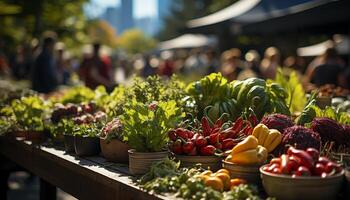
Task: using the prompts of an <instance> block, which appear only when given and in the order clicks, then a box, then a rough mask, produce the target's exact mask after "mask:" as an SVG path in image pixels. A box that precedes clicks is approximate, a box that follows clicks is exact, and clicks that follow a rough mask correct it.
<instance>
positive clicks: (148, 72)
mask: <svg viewBox="0 0 350 200" xmlns="http://www.w3.org/2000/svg"><path fill="white" fill-rule="evenodd" d="M154 74H156V68H154V67H153V66H152V65H151V56H150V55H148V54H146V55H144V66H143V69H142V76H143V77H148V76H152V75H154Z"/></svg>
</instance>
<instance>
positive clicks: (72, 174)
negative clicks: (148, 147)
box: [0, 137, 175, 200]
mask: <svg viewBox="0 0 350 200" xmlns="http://www.w3.org/2000/svg"><path fill="white" fill-rule="evenodd" d="M0 153H1V154H3V155H4V156H6V157H8V158H9V159H11V160H12V161H14V162H16V163H17V164H18V165H20V166H22V167H24V168H26V169H28V170H29V171H31V172H32V173H34V174H36V175H37V176H39V177H40V178H42V179H43V180H45V181H47V182H49V183H51V184H52V185H55V186H57V187H59V188H61V189H62V190H64V191H65V192H67V193H69V194H71V195H72V196H74V197H76V198H78V199H106V200H108V199H123V200H124V199H125V200H143V199H175V198H174V197H164V196H155V195H151V194H148V193H146V192H144V191H142V190H140V189H139V187H137V186H136V185H135V183H134V179H135V178H134V177H132V176H130V175H129V174H128V173H129V172H128V168H127V165H121V164H114V163H110V162H107V161H106V160H104V159H103V158H102V157H86V158H79V157H76V156H73V155H68V154H66V153H65V152H64V151H63V150H60V149H55V148H53V147H50V146H48V145H41V146H40V145H35V144H31V143H30V142H27V141H20V140H18V139H17V140H16V139H13V138H7V137H0Z"/></svg>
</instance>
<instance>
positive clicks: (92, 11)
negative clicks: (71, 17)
mask: <svg viewBox="0 0 350 200" xmlns="http://www.w3.org/2000/svg"><path fill="white" fill-rule="evenodd" d="M129 1H132V0H129ZM133 1H134V2H133V3H134V4H133V11H134V16H135V17H136V18H140V17H147V16H155V15H157V6H158V5H157V0H133ZM120 2H121V1H120V0H91V2H90V3H89V5H87V6H86V12H87V14H88V15H89V16H93V17H96V16H98V15H100V14H101V13H103V12H104V10H105V9H106V8H107V7H114V6H117V5H118V6H119V5H120Z"/></svg>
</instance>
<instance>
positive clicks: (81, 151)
mask: <svg viewBox="0 0 350 200" xmlns="http://www.w3.org/2000/svg"><path fill="white" fill-rule="evenodd" d="M99 132H100V129H99V127H98V126H97V125H96V124H95V123H86V124H79V125H75V126H74V128H73V135H74V149H75V153H76V154H77V155H78V156H94V155H97V154H99V153H100V142H99V139H98V134H99Z"/></svg>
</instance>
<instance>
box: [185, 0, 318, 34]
mask: <svg viewBox="0 0 350 200" xmlns="http://www.w3.org/2000/svg"><path fill="white" fill-rule="evenodd" d="M307 2H316V1H313V0H289V1H281V0H240V1H238V2H236V3H234V4H232V5H231V6H229V7H227V8H225V9H222V10H220V11H218V12H216V13H213V14H211V15H208V16H205V17H201V18H198V19H193V20H190V21H188V22H187V27H188V28H189V30H190V31H192V32H196V31H197V32H212V31H215V29H213V28H212V26H214V25H219V24H221V25H223V26H224V25H228V26H224V27H226V28H227V27H230V25H231V27H230V29H232V25H241V24H244V23H253V22H256V21H261V20H266V19H267V18H270V17H273V16H277V15H282V14H285V13H286V11H287V10H286V9H289V8H290V7H292V6H296V5H300V4H304V3H307ZM233 29H234V28H233ZM216 30H220V29H216Z"/></svg>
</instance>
